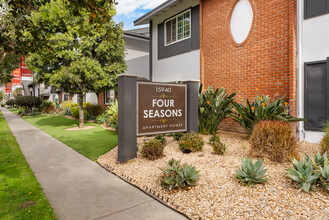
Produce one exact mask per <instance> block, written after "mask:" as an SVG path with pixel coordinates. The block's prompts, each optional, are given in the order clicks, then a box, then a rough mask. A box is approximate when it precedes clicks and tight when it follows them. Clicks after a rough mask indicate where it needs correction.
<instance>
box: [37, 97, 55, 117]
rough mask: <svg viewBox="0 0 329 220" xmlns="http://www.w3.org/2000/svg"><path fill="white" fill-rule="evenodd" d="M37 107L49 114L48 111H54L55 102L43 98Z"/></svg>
mask: <svg viewBox="0 0 329 220" xmlns="http://www.w3.org/2000/svg"><path fill="white" fill-rule="evenodd" d="M39 109H40V110H41V111H45V112H47V114H49V112H53V111H55V103H54V102H51V101H48V100H44V101H43V102H42V103H41V105H40V106H39Z"/></svg>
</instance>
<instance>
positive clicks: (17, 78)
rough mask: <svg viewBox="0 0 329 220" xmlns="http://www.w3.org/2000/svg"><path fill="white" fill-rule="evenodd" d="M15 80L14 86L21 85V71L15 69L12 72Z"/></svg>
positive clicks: (13, 80)
mask: <svg viewBox="0 0 329 220" xmlns="http://www.w3.org/2000/svg"><path fill="white" fill-rule="evenodd" d="M12 75H13V79H12V80H11V83H12V85H15V86H18V85H20V84H21V69H15V70H14V71H13V72H12Z"/></svg>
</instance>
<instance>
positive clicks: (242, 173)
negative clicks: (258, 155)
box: [235, 157, 269, 186]
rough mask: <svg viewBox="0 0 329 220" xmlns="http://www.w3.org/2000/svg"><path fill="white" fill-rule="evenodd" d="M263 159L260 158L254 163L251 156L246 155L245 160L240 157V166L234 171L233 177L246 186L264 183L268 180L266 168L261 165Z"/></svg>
mask: <svg viewBox="0 0 329 220" xmlns="http://www.w3.org/2000/svg"><path fill="white" fill-rule="evenodd" d="M262 163H263V160H262V159H260V160H258V161H256V162H255V163H253V162H252V160H251V158H248V157H246V159H245V160H243V159H241V168H239V170H236V171H235V178H237V179H238V180H239V181H240V182H241V183H243V184H246V185H247V186H254V185H255V184H259V183H264V182H266V181H268V180H269V178H266V177H267V175H265V174H266V172H267V170H266V169H264V168H265V167H264V166H263V165H262Z"/></svg>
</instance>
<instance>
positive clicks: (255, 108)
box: [232, 95, 304, 135]
mask: <svg viewBox="0 0 329 220" xmlns="http://www.w3.org/2000/svg"><path fill="white" fill-rule="evenodd" d="M283 98H284V97H281V98H278V99H276V100H274V101H273V102H270V100H271V98H270V97H269V96H264V95H262V96H257V97H256V98H255V100H254V101H253V102H252V103H250V102H249V100H248V99H247V101H246V106H244V105H242V104H239V103H237V102H234V101H233V102H232V104H233V105H234V107H235V109H234V111H235V113H236V114H235V115H232V117H233V119H234V120H235V121H236V122H238V123H239V124H241V125H242V126H243V127H244V128H245V129H246V131H247V133H248V134H249V135H251V133H252V131H253V129H254V126H255V125H256V124H257V123H258V122H260V121H266V120H277V121H284V122H296V121H303V120H304V119H301V118H294V117H292V116H290V115H289V105H288V103H287V102H286V101H285V100H284V99H283Z"/></svg>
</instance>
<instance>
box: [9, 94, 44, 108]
mask: <svg viewBox="0 0 329 220" xmlns="http://www.w3.org/2000/svg"><path fill="white" fill-rule="evenodd" d="M15 103H16V105H17V106H20V107H26V108H27V111H29V109H31V108H32V107H36V108H39V107H40V105H41V103H42V99H41V98H39V97H35V96H19V97H17V99H16V102H15Z"/></svg>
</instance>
